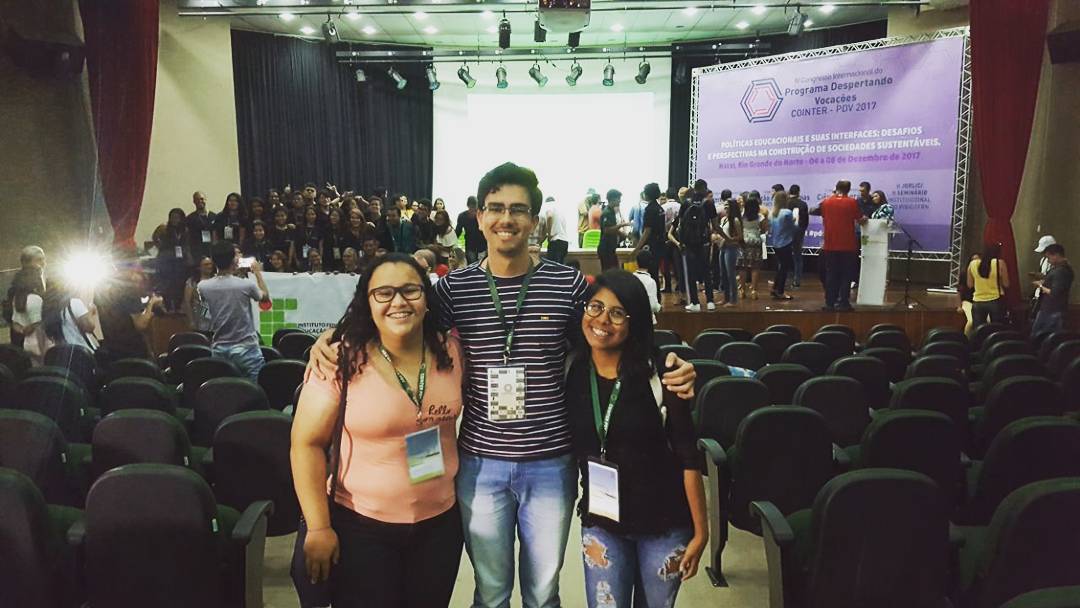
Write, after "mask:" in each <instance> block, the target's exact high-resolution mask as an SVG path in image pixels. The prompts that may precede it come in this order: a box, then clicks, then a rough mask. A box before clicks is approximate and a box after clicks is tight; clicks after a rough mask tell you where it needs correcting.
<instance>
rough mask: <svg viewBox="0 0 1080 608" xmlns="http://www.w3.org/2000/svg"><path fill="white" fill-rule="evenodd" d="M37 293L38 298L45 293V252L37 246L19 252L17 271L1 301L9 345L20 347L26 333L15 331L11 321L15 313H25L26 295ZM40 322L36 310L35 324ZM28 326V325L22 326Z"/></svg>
mask: <svg viewBox="0 0 1080 608" xmlns="http://www.w3.org/2000/svg"><path fill="white" fill-rule="evenodd" d="M29 293H37V294H38V295H39V296H40V295H44V293H45V250H44V249H42V248H41V247H38V246H37V245H29V246H26V247H23V249H22V251H21V252H19V270H18V272H16V273H15V276H14V278H12V280H11V287H9V288H8V292H7V297H5V298H4V301H3V315H4V320H5V321H7V322H8V325H9V326H10V331H11V344H12V345H13V346H19V347H21V346H22V345H23V338H24V337H25V336H26V335H27V333H28V332H23V331H19V330H18V329H16V327H15V325H14V324H13V322H12V320H13V319H14V316H15V315H16V314H17V313H20V312H25V303H26V295H27V294H29ZM40 320H41V311H40V308H39V309H38V313H37V320H36V321H34V322H35V323H37V322H38V321H40ZM24 325H28V324H24Z"/></svg>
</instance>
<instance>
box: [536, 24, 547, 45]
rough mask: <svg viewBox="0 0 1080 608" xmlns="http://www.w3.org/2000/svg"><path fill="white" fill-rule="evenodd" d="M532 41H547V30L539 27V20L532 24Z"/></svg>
mask: <svg viewBox="0 0 1080 608" xmlns="http://www.w3.org/2000/svg"><path fill="white" fill-rule="evenodd" d="M533 42H547V30H545V29H544V28H542V27H540V20H539V19H537V20H536V21H535V23H534V24H533Z"/></svg>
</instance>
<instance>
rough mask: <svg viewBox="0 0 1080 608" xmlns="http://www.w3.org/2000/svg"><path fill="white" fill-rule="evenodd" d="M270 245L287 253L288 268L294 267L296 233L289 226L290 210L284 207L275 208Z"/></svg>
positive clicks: (286, 264) (269, 236)
mask: <svg viewBox="0 0 1080 608" xmlns="http://www.w3.org/2000/svg"><path fill="white" fill-rule="evenodd" d="M267 238H269V239H270V246H271V247H272V249H273V250H275V251H280V252H281V253H282V254H284V255H285V266H286V268H292V267H293V261H294V259H295V258H296V247H295V245H296V234H295V233H294V231H293V229H292V228H289V212H288V211H287V210H286V209H285V208H284V207H278V208H277V209H275V210H274V225H273V226H271V227H270V234H269V235H267Z"/></svg>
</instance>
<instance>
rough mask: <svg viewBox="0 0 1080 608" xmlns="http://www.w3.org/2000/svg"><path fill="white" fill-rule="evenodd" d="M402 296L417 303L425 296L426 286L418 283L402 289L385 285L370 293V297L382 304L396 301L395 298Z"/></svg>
mask: <svg viewBox="0 0 1080 608" xmlns="http://www.w3.org/2000/svg"><path fill="white" fill-rule="evenodd" d="M399 293H400V294H401V297H403V298H405V299H406V300H408V301H410V302H415V301H416V300H419V299H420V298H422V297H423V296H424V286H423V285H418V284H416V283H406V284H405V285H402V286H401V287H391V286H389V285H384V286H383V287H376V288H375V289H372V290H371V291H369V292H368V295H369V296H371V297H373V298H375V301H376V302H378V303H380V304H386V303H387V302H389V301H391V300H393V299H394V296H396V295H397V294H399Z"/></svg>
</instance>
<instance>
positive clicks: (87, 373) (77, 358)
mask: <svg viewBox="0 0 1080 608" xmlns="http://www.w3.org/2000/svg"><path fill="white" fill-rule="evenodd" d="M44 363H45V365H55V366H57V367H62V368H64V369H67V370H70V372H71V374H72V375H73V376H75V377H76V378H78V379H79V384H80V385H82V387H83V388H84V389H86V391H87V392H88V393H89V394H91V395H92V394H94V393H96V392H97V389H98V380H97V373H96V371H95V370H96V367H97V364H96V362H95V361H94V353H93V352H92V351H91V350H90V349H89V348H87V347H86V346H83V345H81V344H57V345H56V346H53V347H52V348H50V349H49V351H48V352H46V353H45V359H44Z"/></svg>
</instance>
